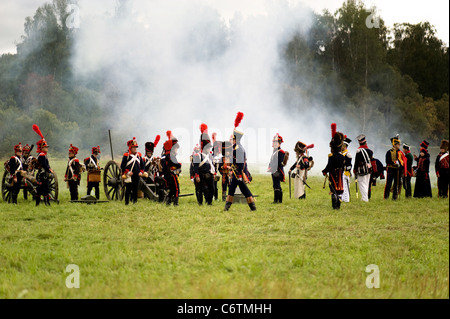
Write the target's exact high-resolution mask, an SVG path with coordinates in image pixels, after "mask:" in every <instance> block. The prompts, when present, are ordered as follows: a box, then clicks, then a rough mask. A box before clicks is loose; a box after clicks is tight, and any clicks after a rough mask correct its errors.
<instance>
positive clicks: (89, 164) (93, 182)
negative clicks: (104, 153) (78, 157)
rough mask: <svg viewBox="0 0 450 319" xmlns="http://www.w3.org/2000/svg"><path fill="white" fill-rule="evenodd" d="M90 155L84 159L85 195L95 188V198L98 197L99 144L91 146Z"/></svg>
mask: <svg viewBox="0 0 450 319" xmlns="http://www.w3.org/2000/svg"><path fill="white" fill-rule="evenodd" d="M91 153H92V154H91V156H90V157H88V158H85V159H84V165H85V166H86V169H87V171H88V173H87V195H91V192H92V189H94V190H95V198H97V199H100V181H99V179H100V161H99V159H98V158H99V156H100V153H101V152H100V146H94V147H93V148H92V152H91Z"/></svg>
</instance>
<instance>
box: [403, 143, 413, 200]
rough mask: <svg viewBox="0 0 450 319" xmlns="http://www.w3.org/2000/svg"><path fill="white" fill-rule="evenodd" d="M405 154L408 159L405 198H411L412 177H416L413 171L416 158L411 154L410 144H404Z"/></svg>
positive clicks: (404, 186)
mask: <svg viewBox="0 0 450 319" xmlns="http://www.w3.org/2000/svg"><path fill="white" fill-rule="evenodd" d="M403 153H404V154H405V157H406V176H405V178H404V183H403V188H404V189H405V197H406V198H410V197H411V194H412V190H411V177H412V176H413V175H414V171H413V169H412V165H413V161H414V157H413V155H412V154H411V150H410V147H409V145H408V144H403Z"/></svg>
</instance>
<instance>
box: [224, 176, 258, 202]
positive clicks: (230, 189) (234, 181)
mask: <svg viewBox="0 0 450 319" xmlns="http://www.w3.org/2000/svg"><path fill="white" fill-rule="evenodd" d="M238 186H239V189H240V190H241V193H242V195H244V196H245V198H248V197H252V196H253V194H252V192H251V191H250V190H249V189H248V187H247V184H245V183H244V181H240V180H238V179H237V178H236V176H234V175H233V177H232V178H231V183H230V185H229V187H228V196H234V193H235V192H236V188H237V187H238Z"/></svg>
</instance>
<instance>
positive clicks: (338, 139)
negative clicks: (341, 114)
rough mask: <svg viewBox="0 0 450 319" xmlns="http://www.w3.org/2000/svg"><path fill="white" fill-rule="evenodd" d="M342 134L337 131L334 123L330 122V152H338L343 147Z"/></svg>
mask: <svg viewBox="0 0 450 319" xmlns="http://www.w3.org/2000/svg"><path fill="white" fill-rule="evenodd" d="M344 139H345V138H344V134H343V133H341V132H338V131H337V126H336V123H331V141H330V148H331V152H332V153H339V152H341V151H342V149H343V147H344Z"/></svg>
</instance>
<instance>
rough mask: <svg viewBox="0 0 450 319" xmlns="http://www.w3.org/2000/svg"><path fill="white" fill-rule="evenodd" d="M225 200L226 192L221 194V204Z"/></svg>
mask: <svg viewBox="0 0 450 319" xmlns="http://www.w3.org/2000/svg"><path fill="white" fill-rule="evenodd" d="M226 200H227V192H222V202H224V201H226Z"/></svg>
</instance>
